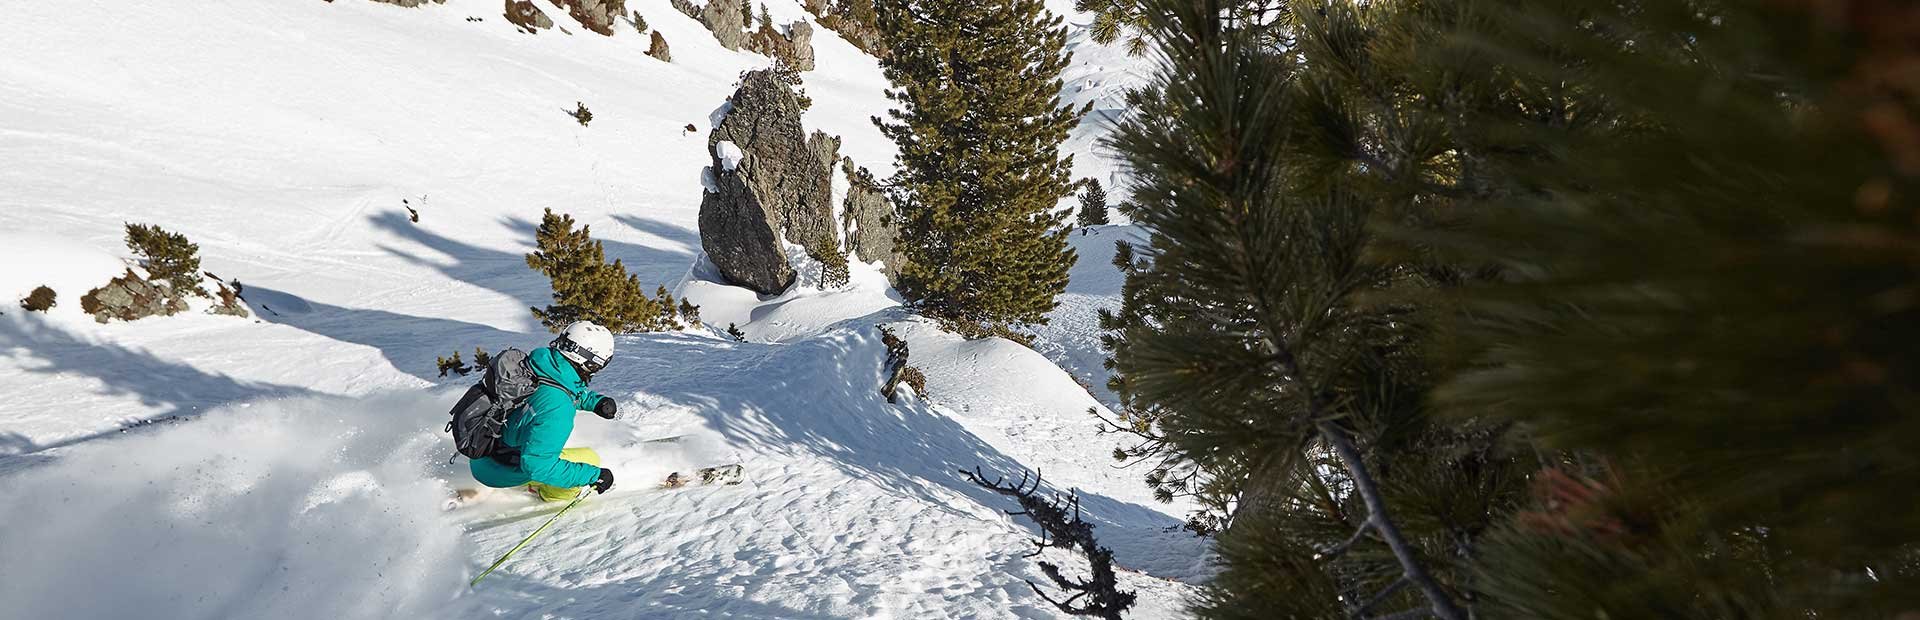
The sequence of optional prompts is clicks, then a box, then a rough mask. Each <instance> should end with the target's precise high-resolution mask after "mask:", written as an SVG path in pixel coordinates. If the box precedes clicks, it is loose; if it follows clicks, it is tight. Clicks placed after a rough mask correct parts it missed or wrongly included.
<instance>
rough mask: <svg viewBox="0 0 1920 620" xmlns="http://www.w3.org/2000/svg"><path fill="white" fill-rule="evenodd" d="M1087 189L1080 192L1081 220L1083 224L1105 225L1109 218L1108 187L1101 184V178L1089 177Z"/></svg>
mask: <svg viewBox="0 0 1920 620" xmlns="http://www.w3.org/2000/svg"><path fill="white" fill-rule="evenodd" d="M1086 185H1087V189H1086V191H1084V192H1081V194H1080V212H1079V216H1078V217H1079V221H1080V225H1081V226H1103V225H1105V224H1106V223H1107V222H1108V220H1107V189H1106V188H1104V187H1101V186H1100V180H1099V179H1087V183H1086Z"/></svg>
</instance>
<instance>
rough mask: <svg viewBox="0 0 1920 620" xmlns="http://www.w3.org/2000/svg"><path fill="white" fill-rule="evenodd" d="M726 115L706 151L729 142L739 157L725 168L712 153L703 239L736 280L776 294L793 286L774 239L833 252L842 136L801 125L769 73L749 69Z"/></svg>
mask: <svg viewBox="0 0 1920 620" xmlns="http://www.w3.org/2000/svg"><path fill="white" fill-rule="evenodd" d="M729 101H730V103H731V110H730V111H729V112H728V113H727V116H726V119H725V120H723V121H721V122H720V126H718V127H715V128H714V130H713V132H712V134H711V135H709V136H708V137H707V147H708V151H709V153H710V154H711V153H713V152H714V151H715V147H716V146H717V145H718V144H719V143H721V142H732V143H733V144H734V145H735V146H737V147H738V148H739V149H740V150H741V152H742V153H743V154H744V158H743V159H742V160H741V163H740V166H739V167H738V168H736V169H735V170H726V169H725V166H724V165H722V162H721V161H720V158H719V157H718V156H717V155H715V156H712V164H713V167H712V175H713V185H714V187H713V188H712V189H713V190H715V191H709V192H708V193H707V194H706V195H705V197H704V198H703V199H702V200H701V202H700V244H701V246H702V247H703V248H704V249H705V250H706V252H707V255H708V256H709V257H710V258H711V259H712V260H713V263H714V265H715V266H716V267H719V269H720V273H721V274H722V275H725V276H726V277H727V279H728V280H729V281H731V282H734V283H736V284H740V285H742V286H746V287H748V288H751V289H753V290H755V291H757V292H759V293H762V294H774V293H778V292H780V291H782V290H785V289H786V288H787V286H789V285H791V284H792V283H793V269H792V267H791V266H790V265H788V264H787V259H786V256H785V252H784V251H782V248H781V244H780V243H779V238H778V237H776V235H780V236H782V237H784V239H785V240H786V241H787V242H790V243H795V244H798V245H801V246H804V247H806V248H807V250H808V252H809V253H812V254H814V255H815V256H824V255H826V254H830V253H833V252H834V251H835V250H836V248H837V246H838V245H839V243H838V235H837V233H836V228H835V226H834V222H833V173H832V171H833V168H832V166H833V162H834V161H836V160H837V159H838V157H839V155H838V152H839V149H840V140H839V139H838V138H834V137H831V136H828V135H826V134H824V133H820V132H814V134H813V135H812V136H811V137H810V138H809V137H807V136H806V134H805V133H804V130H803V129H802V128H801V126H800V101H799V99H798V98H797V97H795V96H794V94H793V90H792V89H791V88H790V87H788V86H787V84H785V83H783V82H782V81H781V80H780V79H779V78H777V77H776V74H775V73H774V72H773V71H767V70H761V71H752V72H748V73H747V74H746V76H745V77H744V78H743V79H742V80H741V84H740V88H739V90H736V91H734V93H733V97H732V98H730V99H729Z"/></svg>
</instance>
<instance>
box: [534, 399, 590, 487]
mask: <svg viewBox="0 0 1920 620" xmlns="http://www.w3.org/2000/svg"><path fill="white" fill-rule="evenodd" d="M529 405H530V409H531V411H530V412H531V413H533V416H534V417H533V421H532V422H531V423H530V424H528V426H527V445H525V446H521V448H520V471H522V472H524V473H526V474H527V477H529V478H532V479H533V481H534V482H538V483H541V484H544V485H547V486H554V487H562V488H572V487H578V486H586V485H589V484H593V481H594V480H595V479H597V478H599V477H600V468H599V467H595V466H593V465H588V464H586V463H575V462H573V461H567V460H562V459H561V458H560V450H561V449H562V448H565V447H566V445H567V437H568V436H570V435H572V434H573V402H572V399H570V398H567V397H565V396H561V395H557V394H550V393H547V392H546V391H545V390H542V392H541V393H536V394H534V398H533V399H531V400H530V401H529Z"/></svg>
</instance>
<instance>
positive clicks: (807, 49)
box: [786, 20, 813, 71]
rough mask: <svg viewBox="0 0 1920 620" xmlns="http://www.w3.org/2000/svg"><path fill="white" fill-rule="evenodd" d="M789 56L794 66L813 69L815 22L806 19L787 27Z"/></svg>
mask: <svg viewBox="0 0 1920 620" xmlns="http://www.w3.org/2000/svg"><path fill="white" fill-rule="evenodd" d="M786 51H787V57H788V59H789V61H790V62H792V63H793V68H795V69H798V70H801V71H812V70H813V24H811V23H808V22H807V21H805V20H801V21H798V22H794V23H793V24H792V25H790V26H788V27H787V50H786Z"/></svg>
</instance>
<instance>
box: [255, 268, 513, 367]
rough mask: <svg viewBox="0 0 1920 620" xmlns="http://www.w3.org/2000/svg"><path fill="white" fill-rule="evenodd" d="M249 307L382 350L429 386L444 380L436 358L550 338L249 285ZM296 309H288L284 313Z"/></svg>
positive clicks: (281, 321)
mask: <svg viewBox="0 0 1920 620" xmlns="http://www.w3.org/2000/svg"><path fill="white" fill-rule="evenodd" d="M246 296H247V300H248V302H249V303H250V304H251V305H252V306H253V311H254V315H255V316H257V317H258V318H260V320H263V321H266V322H268V323H279V324H282V325H288V326H292V327H296V328H299V329H301V330H304V331H307V332H311V333H313V334H317V335H320V336H324V337H326V338H329V339H332V340H338V341H341V342H351V343H354V344H359V345H365V346H369V347H373V348H375V349H378V350H379V351H380V353H381V355H382V356H384V357H386V359H387V363H388V364H392V365H393V367H394V368H395V369H398V370H399V371H400V372H404V373H407V374H410V375H413V376H415V377H419V378H421V379H425V380H427V381H440V380H442V377H440V371H439V369H438V367H437V366H436V365H435V358H437V357H439V356H443V355H449V354H451V353H452V352H454V351H459V352H460V354H461V356H462V357H461V359H462V360H463V361H467V362H471V361H472V359H471V358H470V357H467V356H471V355H472V354H473V349H474V347H482V348H485V349H486V350H488V351H498V350H500V349H502V348H505V347H510V346H511V347H521V348H526V347H528V346H530V345H533V346H539V345H544V344H545V342H546V336H545V335H544V334H542V335H534V334H528V333H524V332H510V331H506V330H502V329H498V328H495V327H493V326H490V325H482V324H479V323H468V322H466V321H456V320H453V319H441V318H432V317H422V316H413V315H408V314H400V313H397V312H388V311H385V310H368V309H364V308H347V307H342V306H335V305H331V304H324V303H319V302H314V301H308V300H306V299H304V298H301V297H299V296H297V295H294V294H292V293H288V292H285V291H280V290H275V289H271V288H267V287H264V286H259V285H254V284H249V285H247V289H246ZM289 307H291V308H298V309H297V310H288V309H286V308H289Z"/></svg>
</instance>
